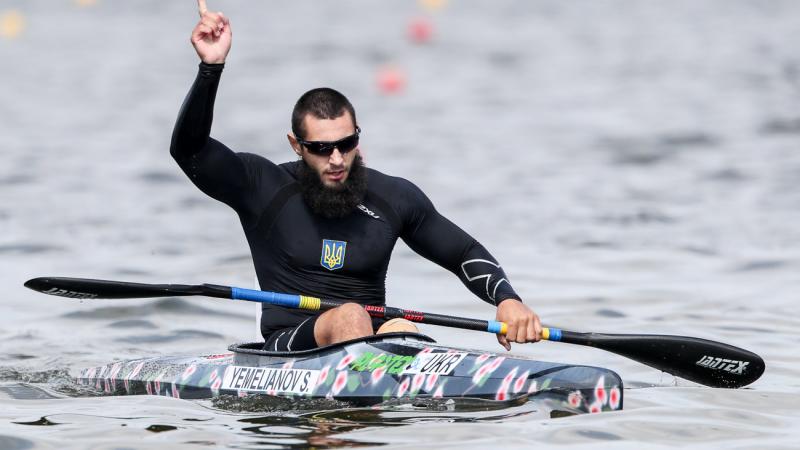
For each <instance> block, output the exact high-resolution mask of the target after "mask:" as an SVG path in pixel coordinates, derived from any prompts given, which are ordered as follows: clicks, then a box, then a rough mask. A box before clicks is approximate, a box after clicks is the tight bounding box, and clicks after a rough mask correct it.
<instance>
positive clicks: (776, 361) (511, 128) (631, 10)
mask: <svg viewBox="0 0 800 450" xmlns="http://www.w3.org/2000/svg"><path fill="white" fill-rule="evenodd" d="M210 3H211V4H210V7H211V8H213V9H221V10H223V11H224V12H225V13H226V14H227V15H228V17H230V18H231V21H232V26H233V31H234V47H233V50H232V52H231V54H230V57H229V59H228V65H227V68H226V70H225V74H224V76H223V81H222V85H221V87H220V92H219V95H218V99H217V108H216V114H215V125H214V130H213V135H214V136H215V137H216V138H218V139H220V140H222V141H223V142H225V143H226V144H228V145H229V146H231V147H232V148H234V149H236V150H239V151H251V152H257V153H260V154H263V155H265V156H266V157H268V158H271V159H273V160H275V161H286V160H290V159H291V157H292V153H290V149H289V148H288V146H287V144H286V142H285V134H286V132H287V130H288V128H289V113H290V111H291V107H292V106H293V104H294V101H295V100H296V99H297V97H298V96H299V95H300V94H301V93H302V92H304V91H305V90H307V89H309V88H311V87H316V86H319V85H329V86H332V87H335V88H338V89H340V90H342V91H344V92H345V93H346V94H347V95H348V96H349V97H350V98H351V100H352V101H353V103H354V104H355V106H356V109H357V111H358V115H359V122H360V123H361V126H362V128H363V129H364V134H363V141H362V142H363V143H362V149H363V150H364V152H365V154H366V159H367V163H368V164H369V165H370V166H372V167H374V168H376V169H379V170H382V171H384V172H387V173H391V174H394V175H399V176H403V177H406V178H409V179H411V180H413V181H414V182H415V183H416V184H418V185H419V186H421V187H422V188H423V189H424V190H425V191H426V193H427V194H428V195H429V196H430V197H431V198H432V200H433V201H434V203H435V204H436V205H437V207H438V208H439V210H440V211H441V212H443V213H444V214H445V215H447V216H448V217H449V218H451V219H452V220H453V221H455V222H456V223H458V224H459V225H461V226H462V227H463V228H465V229H466V230H468V231H469V232H470V233H471V234H473V235H474V236H475V237H476V238H478V240H480V241H481V242H482V243H483V244H484V245H486V246H487V247H488V248H489V249H490V250H491V251H492V252H493V253H494V255H495V256H496V257H497V258H498V259H499V260H500V261H501V262H502V263H503V265H504V266H505V268H506V272H507V273H508V274H509V275H510V277H511V280H512V282H513V283H514V285H515V287H516V289H517V290H518V291H519V292H520V293H521V294H522V295H523V296H524V298H525V300H526V302H527V303H529V304H530V305H532V306H533V307H534V308H535V309H536V311H537V312H538V313H539V314H540V316H541V317H542V318H543V320H544V321H545V322H546V323H547V324H550V325H556V326H562V327H564V328H570V329H576V330H584V331H600V332H623V333H665V334H687V335H692V336H699V337H704V338H708V339H713V340H717V341H723V342H728V343H731V344H734V345H739V346H743V347H746V348H748V349H751V350H753V351H755V352H756V353H758V354H760V355H762V356H763V357H764V359H765V360H766V362H767V371H766V373H765V375H764V376H763V377H762V378H761V379H760V380H759V381H757V382H756V383H755V384H753V385H752V386H751V387H749V388H747V389H741V390H737V391H730V390H716V389H709V388H703V387H699V386H697V385H695V384H693V383H690V382H687V381H683V380H678V379H675V378H673V377H671V376H669V375H666V374H662V373H659V372H657V371H655V370H653V369H650V368H648V367H645V366H641V365H639V364H637V363H634V362H631V361H629V360H627V359H625V358H622V357H618V356H615V355H611V354H608V353H604V352H602V351H598V350H592V349H587V348H581V347H572V346H569V345H565V344H555V343H541V344H536V345H528V346H521V345H517V346H515V347H514V349H513V351H514V352H515V353H518V354H522V355H527V356H533V357H537V358H541V359H545V360H555V361H564V362H571V363H581V364H591V365H598V366H604V367H609V368H612V369H614V370H616V371H617V372H618V373H620V375H622V377H623V379H624V380H625V383H626V386H627V389H626V391H625V410H624V411H622V412H619V413H609V414H600V415H589V416H575V417H566V418H558V419H551V418H549V416H548V415H547V414H546V413H545V412H543V411H542V410H541V409H540V408H539V407H538V406H537V405H535V404H532V403H528V404H524V405H518V406H515V407H511V408H506V409H501V410H492V411H472V412H470V411H464V412H458V411H457V412H446V411H445V412H440V411H420V410H413V409H403V408H389V409H383V410H380V409H379V410H373V409H341V408H340V407H339V406H336V405H324V404H320V405H310V407H309V408H310V409H309V408H306V409H293V408H292V407H291V406H290V407H288V408H283V407H280V405H272V408H269V407H265V408H264V409H263V410H261V411H252V410H245V411H241V410H236V409H235V408H234V409H231V408H224V407H220V405H219V404H214V403H210V402H207V403H206V402H189V401H182V400H175V399H168V398H158V397H128V398H114V397H91V396H88V393H86V392H83V391H80V390H77V387H76V386H75V385H73V384H72V382H71V378H70V377H71V375H74V374H75V373H76V372H77V371H78V370H79V369H80V368H83V367H86V366H90V365H99V364H103V363H106V362H108V361H112V360H115V359H124V358H132V357H141V356H145V355H153V354H160V355H167V354H201V353H209V352H221V351H224V349H225V348H226V347H227V345H228V344H230V343H232V342H236V341H243V340H252V339H255V338H256V327H255V321H254V318H253V316H254V313H255V307H254V306H253V305H250V304H233V303H230V304H229V303H225V302H220V301H218V300H211V299H196V298H192V299H162V300H147V301H140V300H120V301H82V302H81V301H77V300H68V299H61V298H55V297H47V296H43V295H40V294H36V293H34V292H32V291H28V290H26V289H24V288H23V287H22V283H23V282H24V281H25V280H27V279H29V278H32V277H35V276H44V275H61V276H77V277H88V278H105V279H119V280H127V281H141V282H162V283H164V282H171V283H200V282H210V283H216V284H227V285H235V286H244V287H251V286H252V285H253V279H254V273H253V269H252V266H251V262H250V260H249V252H248V248H247V246H246V243H245V241H244V238H243V234H242V232H241V229H240V226H239V223H238V221H237V218H236V217H235V215H234V214H233V213H232V212H231V211H230V210H229V209H228V208H227V207H226V206H224V205H222V204H218V203H216V202H215V201H213V200H211V199H209V198H206V197H205V196H204V195H203V194H202V193H200V192H199V191H197V190H196V188H194V187H193V186H192V185H191V184H190V183H189V182H188V180H186V179H185V177H184V175H183V174H182V173H181V172H180V171H179V169H178V168H177V166H176V165H175V164H174V162H173V161H172V160H171V158H170V157H169V154H168V146H169V138H170V134H171V131H172V125H173V122H174V119H175V116H176V114H177V111H178V108H179V106H180V103H181V101H182V99H183V96H184V95H185V93H186V91H187V90H188V88H189V85H190V84H191V82H192V80H193V78H194V75H195V71H196V63H197V58H196V56H195V55H194V52H193V50H192V49H191V46H190V44H189V42H188V37H189V32H190V30H191V28H192V27H193V26H194V23H195V21H196V20H197V16H196V11H195V2H193V1H190V0H184V1H170V2H165V1H156V0H137V1H130V2H114V1H102V0H100V1H96V2H94V1H88V0H81V1H77V0H76V1H71V0H53V1H44V0H34V1H31V0H25V1H23V0H3V2H2V3H0V58H1V59H2V61H3V63H2V65H3V69H2V70H0V85H2V88H0V152H1V153H0V154H1V155H2V159H0V286H2V288H3V295H2V297H1V298H2V300H0V302H1V303H0V305H2V314H1V315H0V404H1V405H2V407H0V448H3V449H28V448H37V449H38V448H41V449H45V448H59V449H60V448H76V449H77V448H81V449H82V448H97V449H105V448H109V449H110V448H148V449H151V448H194V447H206V448H208V447H212V448H213V447H226V446H228V447H235V448H280V447H290V448H291V447H297V448H303V447H306V446H316V447H318V448H325V447H342V446H380V445H384V446H389V447H398V448H401V447H402V448H418V447H451V448H452V447H459V448H474V449H479V448H487V447H489V446H495V445H497V444H498V443H502V445H503V446H504V447H511V448H522V447H532V446H534V445H535V446H539V447H542V446H544V447H549V446H553V447H562V446H570V447H585V448H589V447H591V448H595V447H597V446H602V447H613V448H642V447H643V446H645V445H648V446H672V445H680V446H693V447H695V448H709V447H726V448H792V447H796V445H797V441H798V439H800V433H798V431H797V427H796V424H797V423H798V420H800V413H798V407H797V405H800V381H798V380H800V358H799V357H798V352H797V345H798V343H800V334H798V331H797V330H798V328H799V327H800V319H798V312H799V311H798V306H797V305H798V302H797V300H798V296H800V227H798V223H800V188H798V183H800V108H799V107H798V105H800V53H798V50H797V46H796V45H795V44H794V42H795V41H796V36H798V35H800V4H798V3H797V2H793V1H790V0H786V1H722V0H719V1H712V0H709V1H703V2H696V1H688V0H687V1H677V2H635V1H607V2H589V1H578V2H560V1H535V2H534V1H530V2H528V1H521V0H520V1H496V2H492V3H491V5H489V4H488V3H486V2H478V1H467V0H464V1H451V2H449V3H444V4H443V7H441V8H440V9H426V8H425V7H424V4H428V5H429V6H430V5H435V4H436V3H437V2H430V1H429V2H420V3H417V2H412V1H391V2H390V1H381V2H367V1H338V2H311V1H295V2H281V3H275V2H234V1H221V0H210ZM417 17H422V18H425V19H426V20H428V21H430V23H432V24H433V27H434V34H433V37H432V39H431V41H430V42H428V43H425V44H415V43H413V42H411V41H410V40H409V39H408V38H407V35H406V33H407V28H408V26H409V23H411V22H412V21H413V20H414V19H415V18H417ZM384 67H394V68H395V70H398V71H400V72H401V73H402V74H403V75H404V77H405V82H406V84H405V89H404V90H403V92H401V93H399V94H395V95H386V94H383V93H381V92H380V90H379V89H378V87H377V86H376V77H377V74H378V73H379V71H380V70H382V68H384ZM388 294H389V299H390V302H391V303H392V304H393V305H397V306H401V307H406V308H415V309H421V310H427V311H431V312H439V313H450V314H457V315H464V316H469V317H484V318H491V317H493V311H492V308H491V307H489V306H488V305H485V304H483V303H481V302H480V301H477V300H476V299H473V298H471V294H469V293H468V291H466V290H465V289H464V288H463V287H462V286H461V285H460V283H459V282H458V281H457V280H456V279H455V277H453V276H452V275H450V274H449V273H447V272H446V271H444V270H442V269H440V268H438V267H436V266H434V265H432V264H430V263H428V262H426V261H424V260H422V259H421V258H420V257H418V256H416V255H415V254H414V253H412V252H411V251H410V250H409V249H408V248H407V247H405V246H404V245H402V244H400V245H398V248H397V250H396V251H395V253H394V256H393V260H392V264H391V267H390V273H389V280H388ZM423 331H424V332H426V333H428V334H430V335H431V336H433V337H434V338H436V339H437V340H438V341H439V342H441V343H445V344H458V345H461V346H466V347H472V348H482V349H487V350H499V349H500V347H498V346H497V344H496V343H495V342H494V338H493V337H491V336H487V335H484V334H481V333H472V332H466V331H455V330H448V329H443V328H435V327H425V328H424V329H423ZM19 383H28V384H27V385H25V386H28V387H27V388H25V391H24V392H25V395H24V396H25V397H27V398H24V399H12V398H11V397H12V396H11V395H10V394H9V392H10V390H14V389H17V390H18V391H19V389H22V388H20V387H19ZM19 392H22V391H19ZM307 406H308V405H307Z"/></svg>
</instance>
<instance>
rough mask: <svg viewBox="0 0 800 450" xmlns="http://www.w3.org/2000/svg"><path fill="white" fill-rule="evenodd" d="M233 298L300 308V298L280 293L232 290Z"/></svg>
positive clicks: (234, 288) (235, 288)
mask: <svg viewBox="0 0 800 450" xmlns="http://www.w3.org/2000/svg"><path fill="white" fill-rule="evenodd" d="M231 298H232V299H234V300H249V301H251V302H261V303H269V304H271V305H278V306H286V307H289V308H297V307H299V306H300V296H299V295H291V294H280V293H278V292H266V291H255V290H253V289H243V288H237V287H233V288H231Z"/></svg>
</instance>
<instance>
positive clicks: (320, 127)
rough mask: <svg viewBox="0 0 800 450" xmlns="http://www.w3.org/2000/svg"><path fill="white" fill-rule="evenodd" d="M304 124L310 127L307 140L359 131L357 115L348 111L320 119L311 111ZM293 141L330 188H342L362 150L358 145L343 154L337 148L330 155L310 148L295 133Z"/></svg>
mask: <svg viewBox="0 0 800 450" xmlns="http://www.w3.org/2000/svg"><path fill="white" fill-rule="evenodd" d="M303 125H304V126H305V130H306V135H305V136H303V140H306V141H321V142H333V141H338V140H339V139H342V138H345V137H347V136H350V135H352V134H353V133H355V132H356V130H355V125H354V124H353V119H352V117H351V116H350V113H349V112H347V111H345V112H344V114H342V115H341V116H339V117H337V118H335V119H318V118H316V117H314V116H312V115H311V114H306V117H305V119H304V120H303ZM289 143H290V144H291V145H292V148H293V149H294V151H295V153H297V154H298V155H299V156H300V157H301V158H303V160H304V161H305V162H306V164H308V166H309V167H310V168H311V169H312V170H313V171H314V172H316V173H317V175H319V178H320V181H321V182H322V184H323V185H324V186H325V187H327V188H330V189H336V190H338V189H341V188H342V187H343V185H344V182H345V181H347V177H348V176H349V175H350V169H351V168H352V166H353V160H354V159H355V157H356V154H357V153H358V151H359V149H358V147H356V148H355V149H353V150H351V151H349V152H347V153H345V154H342V152H340V151H339V149H338V148H336V149H334V150H333V153H331V154H330V156H321V155H315V154H313V153H311V152H309V151H308V149H306V148H305V147H304V146H302V145H300V143H299V142H297V139H295V137H294V136H293V135H291V134H290V135H289Z"/></svg>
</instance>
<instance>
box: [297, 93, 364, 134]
mask: <svg viewBox="0 0 800 450" xmlns="http://www.w3.org/2000/svg"><path fill="white" fill-rule="evenodd" d="M345 111H347V112H349V113H350V117H352V118H353V126H354V127H355V126H356V124H357V122H356V111H355V110H354V109H353V105H351V104H350V100H348V99H347V97H345V96H344V95H343V94H342V93H341V92H339V91H337V90H335V89H331V88H326V87H323V88H316V89H312V90H310V91H308V92H306V93H305V94H303V95H301V96H300V98H299V99H298V100H297V103H295V105H294V110H293V111H292V133H294V135H295V136H296V137H299V138H300V139H305V138H306V136H305V134H306V130H305V128H304V127H303V119H305V117H306V115H307V114H311V115H312V116H314V117H316V118H317V119H335V118H337V117H340V116H341V115H342V114H344V112H345Z"/></svg>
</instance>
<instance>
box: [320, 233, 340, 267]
mask: <svg viewBox="0 0 800 450" xmlns="http://www.w3.org/2000/svg"><path fill="white" fill-rule="evenodd" d="M346 249H347V242H344V241H333V240H330V239H323V240H322V255H320V258H319V263H320V264H321V265H322V267H324V268H326V269H328V270H336V269H341V268H342V266H344V254H345V250H346Z"/></svg>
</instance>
